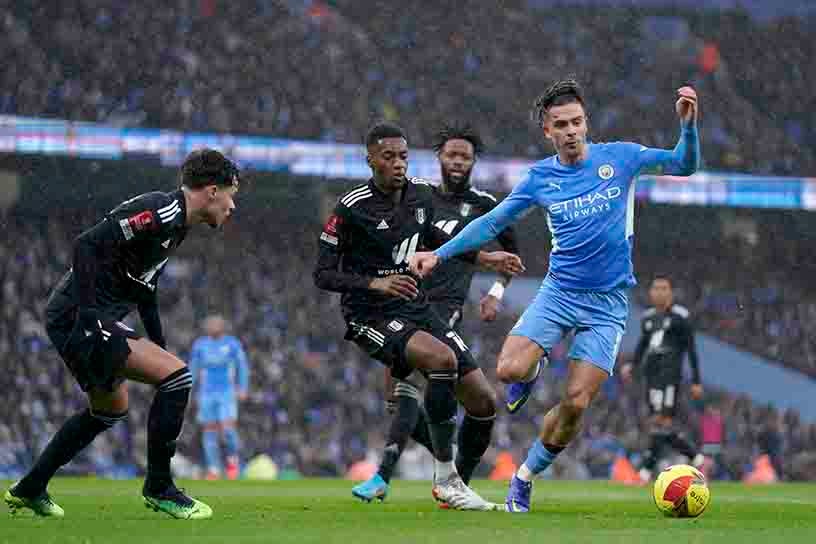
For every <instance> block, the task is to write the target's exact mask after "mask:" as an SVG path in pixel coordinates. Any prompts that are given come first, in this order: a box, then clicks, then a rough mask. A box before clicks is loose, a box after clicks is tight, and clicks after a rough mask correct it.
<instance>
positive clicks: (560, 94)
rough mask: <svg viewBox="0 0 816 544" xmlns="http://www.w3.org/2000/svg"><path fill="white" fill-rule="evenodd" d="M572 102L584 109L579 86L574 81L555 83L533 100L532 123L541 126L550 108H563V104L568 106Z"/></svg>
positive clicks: (566, 80) (567, 80) (582, 93)
mask: <svg viewBox="0 0 816 544" xmlns="http://www.w3.org/2000/svg"><path fill="white" fill-rule="evenodd" d="M572 102H578V103H579V104H581V105H582V106H584V108H586V103H585V102H584V91H583V89H582V88H581V85H579V84H578V82H577V81H575V80H574V79H562V80H559V81H556V82H555V83H553V84H552V85H550V86H549V87H547V90H545V91H544V92H543V93H541V94H540V95H539V96H538V98H536V99H535V102H534V103H533V112H532V118H533V121H535V122H536V123H538V124H539V125H541V124H543V123H544V119H545V118H546V117H547V111H549V109H550V108H551V107H553V106H563V105H564V104H570V103H572Z"/></svg>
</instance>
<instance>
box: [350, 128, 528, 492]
mask: <svg viewBox="0 0 816 544" xmlns="http://www.w3.org/2000/svg"><path fill="white" fill-rule="evenodd" d="M483 150H484V144H483V143H482V139H481V137H480V136H479V134H478V132H476V130H475V129H474V128H473V127H472V126H471V125H470V124H467V123H450V124H445V125H444V126H443V127H442V128H441V129H440V130H439V131H438V132H437V134H436V138H435V141H434V151H436V154H437V157H438V159H439V168H440V173H441V176H442V183H441V184H439V185H438V186H434V187H432V189H431V193H432V198H433V205H434V227H436V228H438V229H440V230H442V231H443V232H445V234H447V235H449V236H453V235H455V234H457V233H459V232H460V231H461V230H462V229H463V228H464V227H465V225H467V224H468V223H470V222H471V221H473V220H474V219H476V218H477V217H480V216H482V215H483V214H485V213H487V212H489V211H490V210H492V209H493V208H495V207H496V204H497V203H498V201H497V200H496V197H494V196H493V195H491V194H490V193H488V192H485V191H480V190H478V189H476V188H474V187H473V186H472V185H471V183H470V178H471V174H472V173H473V168H474V166H475V164H476V161H477V159H478V157H479V155H480V154H481V153H482V151H483ZM498 241H499V243H500V245H501V247H502V249H503V250H504V251H507V252H509V253H515V254H518V245H517V244H516V238H515V234H514V232H513V229H512V227H509V228H507V229H505V230H504V231H502V232H501V233H500V234H499V236H498ZM475 271H476V267H475V266H474V265H473V264H472V263H469V262H467V261H464V260H461V259H451V260H450V261H447V262H445V263H444V264H443V265H441V266H440V267H439V268H438V269H437V270H436V271H435V272H434V274H433V275H432V276H430V277H429V278H428V279H426V280H425V281H424V282H423V284H422V288H423V290H424V291H425V292H426V293H427V295H428V299H429V301H430V303H431V306H432V307H433V309H434V310H435V311H436V313H437V314H438V315H439V317H441V318H442V320H443V321H445V322H446V323H447V324H448V326H449V327H451V328H452V329H453V330H454V331H456V332H457V333H458V334H460V335H461V323H462V316H463V311H464V308H463V307H464V304H465V300H466V299H467V296H468V293H469V292H470V284H471V282H472V280H473V274H474V272H475ZM511 278H512V277H511V276H510V275H500V276H499V277H498V278H497V279H496V282H495V283H494V284H493V286H492V287H491V289H490V291H489V292H488V293H487V294H486V295H485V296H484V297H483V298H482V299H481V301H480V303H479V314H480V317H481V319H482V320H484V321H493V320H494V319H496V314H497V313H498V311H499V306H500V303H501V299H502V297H503V296H504V289H505V287H507V285H508V284H509V283H510V280H511ZM385 372H386V394H387V396H388V401H387V403H388V408H389V412H391V413H392V414H393V419H392V421H391V427H390V428H389V430H388V436H387V439H386V444H385V449H384V451H383V454H382V461H381V462H380V466H379V468H378V470H377V472H376V473H375V474H374V475H373V476H372V477H371V478H369V479H368V480H367V481H365V482H363V483H361V484H358V485H356V486H354V488H353V489H352V494H353V495H354V496H355V497H358V498H359V499H362V500H366V501H370V500H372V499H374V498H379V499H381V500H382V499H385V497H386V496H387V494H388V491H389V485H390V482H391V476H392V474H393V472H394V469H395V467H396V465H397V462H399V459H400V456H401V455H402V452H403V450H404V449H405V445H406V443H407V442H408V437H409V436H410V437H412V438H413V439H414V440H416V441H417V442H418V443H419V444H422V445H423V446H425V448H427V449H428V451H431V452H432V446H431V442H430V436H429V435H428V429H427V420H426V414H425V410H424V408H423V407H422V406H421V404H420V401H421V395H420V392H419V388H418V386H417V383H416V379H415V378H414V379H412V377H409V378H408V379H405V380H392V377H391V370H390V369H388V368H386V369H385ZM480 372H481V371H480ZM495 419H496V416H495V413H493V414H488V415H486V416H482V417H480V416H478V415H473V414H469V413H466V414H465V417H464V419H463V420H462V425H461V427H460V429H459V443H458V448H457V452H456V470H457V471H458V472H459V475H460V476H461V477H462V481H463V482H465V484H468V483H469V482H470V479H471V476H472V475H473V471H474V470H475V469H476V467H477V466H478V464H479V461H480V460H481V458H482V456H483V455H484V453H485V451H487V448H488V447H489V445H490V437H491V434H492V430H493V423H494V421H495Z"/></svg>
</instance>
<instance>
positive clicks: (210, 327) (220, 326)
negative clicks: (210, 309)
mask: <svg viewBox="0 0 816 544" xmlns="http://www.w3.org/2000/svg"><path fill="white" fill-rule="evenodd" d="M225 330H226V323H225V322H224V318H222V317H221V316H217V315H216V316H212V317H208V318H207V320H206V321H205V322H204V332H206V333H207V336H212V337H213V338H217V337H219V336H221V335H223V334H224V331H225Z"/></svg>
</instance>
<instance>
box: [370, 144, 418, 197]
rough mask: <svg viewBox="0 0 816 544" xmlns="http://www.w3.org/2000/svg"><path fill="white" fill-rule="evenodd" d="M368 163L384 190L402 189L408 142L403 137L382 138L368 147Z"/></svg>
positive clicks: (404, 179)
mask: <svg viewBox="0 0 816 544" xmlns="http://www.w3.org/2000/svg"><path fill="white" fill-rule="evenodd" d="M368 165H369V166H370V167H371V171H372V172H373V173H374V178H375V179H376V180H377V182H378V184H379V186H380V188H382V189H383V190H384V191H389V192H390V191H396V190H398V189H402V187H403V186H404V185H405V183H406V181H407V178H406V177H405V175H406V173H407V172H408V142H406V141H405V139H404V138H383V139H382V140H380V141H379V143H377V144H375V145H372V146H369V148H368Z"/></svg>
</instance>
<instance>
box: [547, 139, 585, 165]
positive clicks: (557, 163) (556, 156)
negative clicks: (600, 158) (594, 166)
mask: <svg viewBox="0 0 816 544" xmlns="http://www.w3.org/2000/svg"><path fill="white" fill-rule="evenodd" d="M586 148H587V154H586V157H585V158H584V160H582V161H581V162H579V163H578V164H564V163H562V162H561V159H559V158H558V153H556V154H555V155H553V164H555V166H557V167H558V168H566V169H568V170H578V169H580V168H583V167H584V166H586V165H587V164H589V159H590V155H591V154H592V144H591V143H590V142H589V140H587V142H586Z"/></svg>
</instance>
